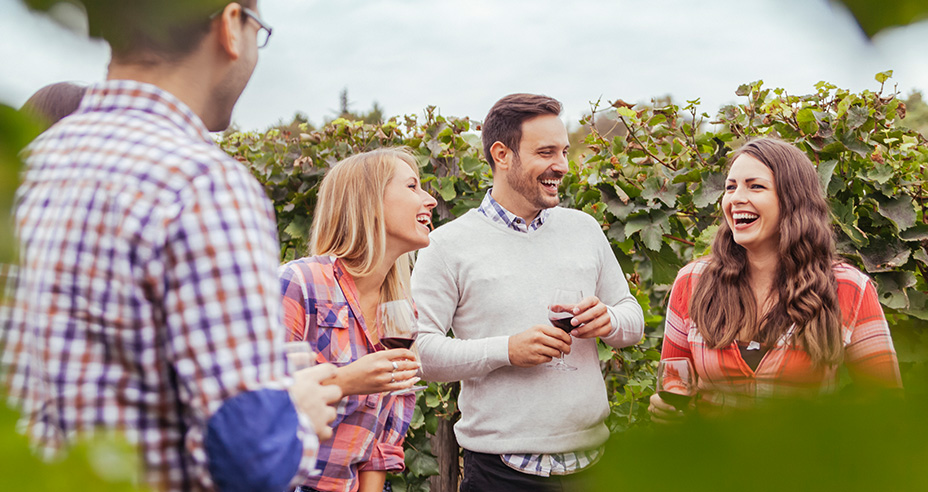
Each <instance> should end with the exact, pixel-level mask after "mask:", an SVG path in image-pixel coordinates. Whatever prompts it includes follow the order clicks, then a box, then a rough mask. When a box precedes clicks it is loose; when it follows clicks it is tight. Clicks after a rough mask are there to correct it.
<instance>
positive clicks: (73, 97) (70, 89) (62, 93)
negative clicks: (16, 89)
mask: <svg viewBox="0 0 928 492" xmlns="http://www.w3.org/2000/svg"><path fill="white" fill-rule="evenodd" d="M85 92H87V87H85V86H82V85H77V84H74V83H72V82H58V83H56V84H50V85H46V86H45V87H43V88H41V89H39V90H37V91H36V92H35V94H33V95H32V96H31V97H29V100H28V101H26V103H25V104H23V107H22V108H21V109H20V110H21V111H22V112H23V113H25V114H27V115H29V116H30V117H32V118H33V119H35V120H36V121H38V122H39V123H40V124H41V125H42V128H43V129H47V128H48V127H50V126H52V125H54V124H55V123H57V122H58V120H60V119H61V118H64V117H65V116H67V115H69V114H71V113H73V112H74V110H76V109H77V107H78V106H79V105H80V103H81V99H83V97H84V93H85Z"/></svg>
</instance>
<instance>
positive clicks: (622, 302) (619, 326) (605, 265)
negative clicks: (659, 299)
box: [596, 230, 644, 348]
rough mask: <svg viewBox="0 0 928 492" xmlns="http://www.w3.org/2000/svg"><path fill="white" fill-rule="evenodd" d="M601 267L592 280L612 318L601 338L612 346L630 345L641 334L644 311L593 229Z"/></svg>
mask: <svg viewBox="0 0 928 492" xmlns="http://www.w3.org/2000/svg"><path fill="white" fill-rule="evenodd" d="M597 235H598V237H599V242H600V244H601V247H600V255H601V258H602V259H601V264H602V268H600V270H599V278H598V279H597V280H596V295H597V297H599V299H600V300H601V301H602V302H603V304H605V305H606V308H607V309H608V310H609V316H610V318H612V332H611V333H609V335H607V336H605V337H603V338H602V341H603V342H605V343H606V345H609V346H610V347H613V348H622V347H628V346H630V345H634V344H636V343H638V342H640V341H641V337H642V336H644V313H643V312H642V310H641V305H640V304H638V300H637V299H635V296H633V295H632V294H631V292H630V291H629V290H628V281H627V280H625V273H624V272H622V267H621V266H619V262H618V260H616V258H615V254H614V253H613V252H612V248H611V247H610V246H609V240H608V239H606V236H605V235H604V234H603V233H602V232H601V231H598V230H597Z"/></svg>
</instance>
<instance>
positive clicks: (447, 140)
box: [220, 107, 490, 261]
mask: <svg viewBox="0 0 928 492" xmlns="http://www.w3.org/2000/svg"><path fill="white" fill-rule="evenodd" d="M472 127H473V124H472V122H471V121H470V120H469V119H467V118H454V117H444V116H442V115H440V114H438V112H437V111H436V109H435V108H434V107H429V108H428V109H427V110H426V112H425V115H424V121H423V122H421V123H420V122H419V118H418V117H416V116H406V117H403V118H398V117H394V118H390V119H389V120H387V121H386V122H384V123H366V122H364V121H361V120H348V119H345V118H338V119H336V120H334V121H332V122H331V123H329V124H327V125H326V126H325V127H323V128H322V129H320V130H318V131H313V130H309V129H308V127H305V126H303V130H304V131H305V132H303V133H299V134H294V133H291V132H288V131H280V130H270V131H268V132H266V133H232V134H230V135H226V136H225V137H224V138H223V139H222V141H221V142H220V145H221V146H222V148H223V149H224V150H226V152H228V153H229V154H230V155H232V156H233V157H234V158H235V159H238V160H239V161H241V162H242V163H244V164H246V165H247V166H248V167H249V169H251V171H252V173H253V174H254V175H255V177H256V178H258V180H259V181H261V183H263V184H264V187H265V190H266V191H267V194H268V196H269V197H270V198H271V200H272V201H273V202H274V207H275V209H276V211H277V222H278V224H277V225H278V232H279V234H280V241H281V260H284V261H286V260H291V259H293V258H298V257H301V256H305V255H306V254H307V251H308V244H309V243H308V241H309V230H310V224H311V223H312V211H313V209H314V207H315V204H316V194H317V193H318V189H319V182H320V181H321V179H322V177H323V176H324V175H325V171H326V170H327V169H329V168H330V167H331V166H333V165H334V164H335V163H337V162H338V161H340V160H342V159H344V158H346V157H348V156H350V155H353V154H356V153H359V152H364V151H367V150H373V149H376V148H381V147H394V146H406V147H409V148H410V149H411V150H412V151H413V153H414V154H415V156H416V159H417V160H418V162H419V167H420V178H421V181H422V185H423V187H424V188H425V189H426V190H427V191H429V192H430V193H431V194H432V195H433V196H435V197H436V199H437V200H438V207H437V208H436V217H435V218H434V220H433V221H434V223H435V224H436V225H440V224H442V223H444V222H446V221H448V220H450V219H452V218H454V217H456V216H458V215H460V214H461V213H463V212H465V211H467V210H468V209H470V208H473V207H475V206H477V205H478V204H479V203H480V199H481V198H482V197H481V196H480V193H481V190H484V189H486V187H487V186H488V184H489V182H490V178H489V170H490V168H489V165H487V164H486V163H485V162H483V161H482V160H481V158H480V154H479V148H480V145H479V144H478V142H479V139H477V137H476V136H474V135H473V134H472V133H468V132H469V131H471V130H472V129H473V128H472Z"/></svg>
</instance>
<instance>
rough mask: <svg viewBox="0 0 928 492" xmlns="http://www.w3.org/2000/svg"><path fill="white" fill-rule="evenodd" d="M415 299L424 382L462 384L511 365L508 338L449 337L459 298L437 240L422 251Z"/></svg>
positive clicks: (414, 274) (414, 284) (415, 272)
mask: <svg viewBox="0 0 928 492" xmlns="http://www.w3.org/2000/svg"><path fill="white" fill-rule="evenodd" d="M412 296H413V299H415V301H416V305H417V307H418V309H419V331H418V334H417V336H416V343H417V345H418V349H419V358H420V362H421V363H422V376H423V378H424V379H426V380H428V381H460V380H463V379H470V378H477V377H482V376H485V375H486V374H488V373H489V372H490V371H493V370H495V369H498V368H500V367H503V366H508V365H509V337H507V336H498V337H489V338H479V339H470V340H468V339H465V336H462V334H458V333H456V334H455V335H456V336H458V338H451V337H449V336H448V331H449V330H453V327H452V320H453V319H454V312H455V309H456V308H457V305H458V302H459V301H460V294H459V290H458V285H457V282H456V281H455V277H454V275H453V274H452V273H451V271H450V270H449V268H448V267H447V265H446V264H445V262H444V260H443V259H442V255H441V250H440V245H439V244H436V242H435V241H434V240H433V242H432V244H431V245H430V246H429V247H427V248H425V249H423V250H420V251H419V257H418V259H417V260H416V266H415V268H414V269H413V272H412Z"/></svg>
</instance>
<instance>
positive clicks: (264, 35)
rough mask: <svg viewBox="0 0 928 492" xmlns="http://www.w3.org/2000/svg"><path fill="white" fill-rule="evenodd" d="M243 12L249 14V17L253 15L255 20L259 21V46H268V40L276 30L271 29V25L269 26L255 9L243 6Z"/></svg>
mask: <svg viewBox="0 0 928 492" xmlns="http://www.w3.org/2000/svg"><path fill="white" fill-rule="evenodd" d="M242 13H243V14H245V15H247V16H248V17H251V18H252V19H254V20H255V22H257V23H258V26H259V29H258V48H264V47H265V46H267V42H268V41H270V39H271V33H272V32H273V31H274V30H273V29H271V28H270V26H268V25H267V24H265V23H264V21H263V20H261V18H260V17H258V13H257V12H255V11H254V10H251V9H249V8H246V7H242Z"/></svg>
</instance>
